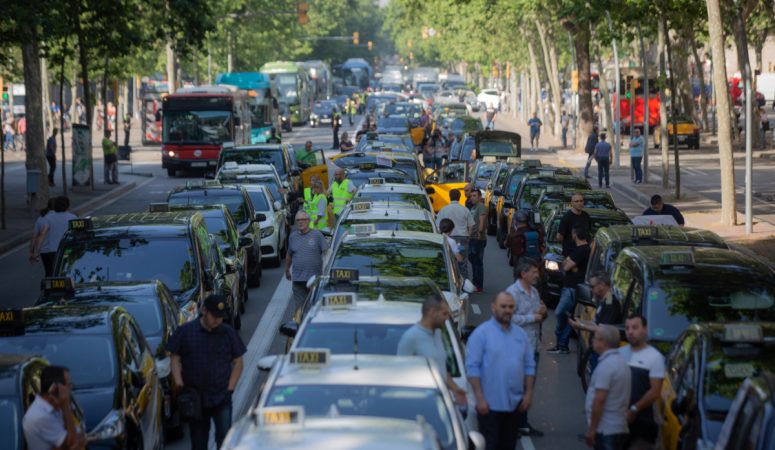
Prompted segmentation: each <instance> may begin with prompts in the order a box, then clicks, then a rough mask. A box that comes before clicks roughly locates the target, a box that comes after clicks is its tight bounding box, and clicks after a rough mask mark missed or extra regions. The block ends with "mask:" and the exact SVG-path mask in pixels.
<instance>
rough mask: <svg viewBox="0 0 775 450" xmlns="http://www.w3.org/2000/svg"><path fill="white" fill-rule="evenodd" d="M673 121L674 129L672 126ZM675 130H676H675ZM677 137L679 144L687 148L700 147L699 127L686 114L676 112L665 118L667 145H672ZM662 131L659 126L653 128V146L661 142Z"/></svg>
mask: <svg viewBox="0 0 775 450" xmlns="http://www.w3.org/2000/svg"><path fill="white" fill-rule="evenodd" d="M673 122H675V129H674V127H673ZM676 130H677V132H676ZM676 137H677V138H678V144H679V145H686V146H687V147H688V148H695V149H699V148H700V127H699V126H698V125H697V123H696V122H695V121H694V119H692V118H691V117H689V116H688V115H686V114H678V115H677V116H675V120H673V117H670V118H668V119H667V142H668V143H669V145H673V142H674V141H675V140H676ZM661 139H662V133H661V131H660V126H659V125H657V127H656V128H655V129H654V148H659V145H660V144H661Z"/></svg>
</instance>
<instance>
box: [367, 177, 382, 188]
mask: <svg viewBox="0 0 775 450" xmlns="http://www.w3.org/2000/svg"><path fill="white" fill-rule="evenodd" d="M369 184H371V185H375V186H379V185H383V184H385V179H384V178H369Z"/></svg>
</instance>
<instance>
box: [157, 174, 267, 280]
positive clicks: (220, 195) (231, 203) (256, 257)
mask: <svg viewBox="0 0 775 450" xmlns="http://www.w3.org/2000/svg"><path fill="white" fill-rule="evenodd" d="M167 203H169V205H170V206H171V207H180V206H192V205H224V206H226V208H228V209H229V212H230V213H231V216H232V218H234V222H235V223H236V225H237V229H238V230H239V234H240V236H244V237H249V238H251V239H253V246H252V247H250V248H248V249H247V260H248V261H247V264H248V266H247V267H248V285H249V286H251V287H256V286H260V285H261V225H260V223H261V221H263V220H266V217H265V216H264V214H260V213H256V211H255V209H254V208H253V203H252V202H251V201H250V196H249V195H248V193H247V191H246V190H245V188H243V187H242V186H238V185H233V184H220V183H217V182H214V183H213V182H208V183H204V184H201V185H185V186H178V187H176V188H175V189H173V190H172V191H171V192H170V194H169V196H168V197H167ZM259 215H260V216H261V217H259Z"/></svg>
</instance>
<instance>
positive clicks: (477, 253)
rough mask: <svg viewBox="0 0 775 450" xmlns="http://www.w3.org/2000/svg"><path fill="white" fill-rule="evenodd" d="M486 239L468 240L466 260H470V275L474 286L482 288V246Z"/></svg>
mask: <svg viewBox="0 0 775 450" xmlns="http://www.w3.org/2000/svg"><path fill="white" fill-rule="evenodd" d="M486 245H487V241H485V240H484V239H469V240H468V260H469V261H471V272H472V274H471V277H472V278H473V279H472V280H471V281H473V283H474V286H476V287H477V288H478V289H482V287H483V286H484V247H485V246H486Z"/></svg>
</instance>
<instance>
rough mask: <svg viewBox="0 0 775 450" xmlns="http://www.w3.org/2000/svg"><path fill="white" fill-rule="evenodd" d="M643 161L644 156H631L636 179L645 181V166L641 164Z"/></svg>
mask: <svg viewBox="0 0 775 450" xmlns="http://www.w3.org/2000/svg"><path fill="white" fill-rule="evenodd" d="M641 161H643V157H642V156H632V157H630V162H631V165H632V169H633V170H634V171H635V181H643V168H642V167H641V166H640V163H641Z"/></svg>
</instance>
